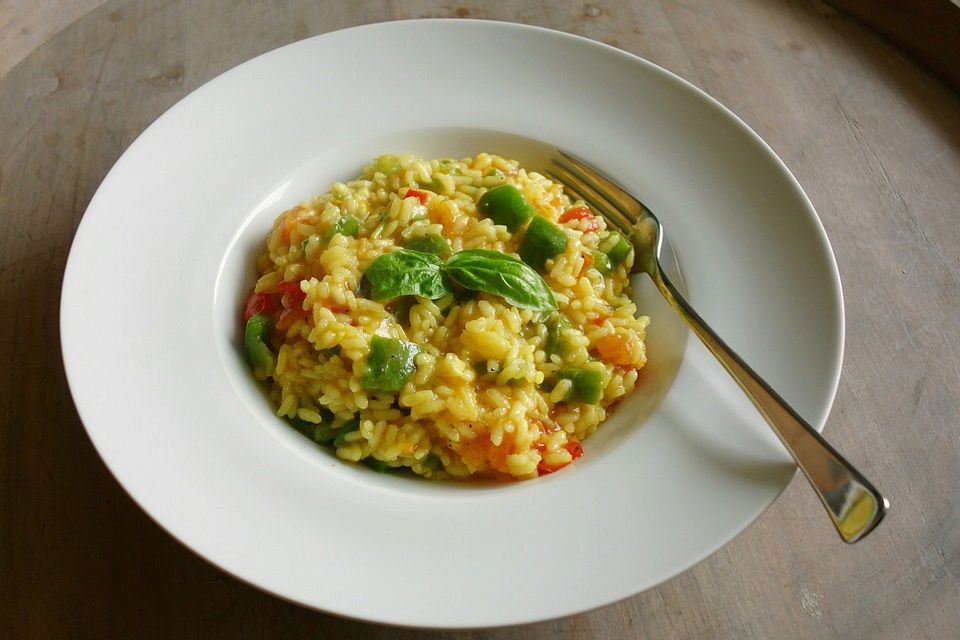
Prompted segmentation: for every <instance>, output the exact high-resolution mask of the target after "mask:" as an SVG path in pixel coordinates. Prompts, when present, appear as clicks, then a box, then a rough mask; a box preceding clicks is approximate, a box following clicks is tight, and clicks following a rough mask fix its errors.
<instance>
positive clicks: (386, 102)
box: [61, 20, 843, 627]
mask: <svg viewBox="0 0 960 640" xmlns="http://www.w3.org/2000/svg"><path fill="white" fill-rule="evenodd" d="M552 146H558V147H562V148H565V149H569V150H572V151H574V152H575V153H577V154H578V155H580V156H582V157H584V158H585V159H587V160H588V161H591V162H593V163H594V164H596V165H598V166H600V167H601V168H603V169H604V170H606V171H607V172H608V173H609V174H611V175H612V176H613V177H615V178H616V179H617V180H619V181H620V182H621V183H622V184H624V185H625V186H627V187H628V188H630V189H632V190H633V191H634V192H635V193H637V194H639V195H640V196H641V197H642V198H643V200H644V201H645V202H646V203H647V204H648V205H649V206H650V207H651V208H653V209H654V211H655V212H656V213H657V214H658V215H659V217H660V218H661V220H662V221H663V222H664V224H665V226H666V229H667V232H668V234H669V237H670V238H671V239H672V242H673V245H674V246H675V247H676V249H677V253H678V254H679V256H680V262H681V265H682V268H683V274H684V276H685V279H686V282H687V286H688V289H689V294H690V300H691V302H692V303H693V304H694V306H695V307H696V308H697V309H698V310H700V311H701V313H702V315H703V316H704V317H706V318H707V319H708V321H710V322H711V323H712V324H713V326H714V328H715V329H716V330H717V331H718V332H719V333H720V334H721V335H722V336H724V338H726V339H727V341H728V342H729V343H730V344H731V345H732V346H733V347H734V348H736V349H738V350H739V351H740V353H741V354H742V355H743V356H744V357H745V358H746V359H747V361H748V362H750V363H751V364H752V365H753V366H754V367H755V368H756V369H757V371H758V372H760V373H761V374H762V375H763V376H765V377H766V379H767V380H768V381H769V382H770V383H771V384H772V385H773V386H774V388H776V389H778V390H779V391H780V392H781V393H782V395H783V396H784V397H785V398H787V400H788V401H790V402H791V403H792V404H793V405H794V406H795V407H796V408H797V409H798V411H799V412H800V413H801V414H803V415H804V416H805V417H806V418H807V419H808V420H809V421H810V422H811V423H812V424H814V425H815V426H817V427H818V428H822V425H823V422H824V420H825V418H826V415H827V413H828V411H829V408H830V405H831V402H832V400H833V397H834V393H835V390H836V385H837V381H838V377H839V372H840V363H841V356H842V347H843V304H842V298H841V294H840V281H839V277H838V274H837V269H836V265H835V262H834V259H833V255H832V253H831V251H830V247H829V244H828V242H827V238H826V236H825V234H824V232H823V228H822V227H821V225H820V222H819V220H818V219H817V216H816V214H815V212H814V211H813V208H812V207H811V205H810V203H809V201H808V200H807V198H806V197H805V196H804V194H803V192H802V191H801V189H800V187H799V185H798V184H797V183H796V181H795V180H794V179H793V177H792V176H791V175H790V173H789V172H788V170H787V169H786V167H784V165H783V163H782V162H781V161H780V160H779V159H778V158H777V156H776V155H775V154H774V153H773V152H772V151H771V150H770V149H769V148H768V147H767V146H766V145H765V144H764V143H763V141H762V140H760V139H759V138H758V137H757V136H756V134H754V133H753V132H752V131H751V130H750V129H749V128H747V126H746V125H744V124H743V123H742V122H741V121H740V120H738V119H737V118H736V117H735V116H734V115H733V114H731V113H730V112H729V111H727V110H726V109H724V108H723V107H722V106H721V105H720V104H718V103H717V102H716V101H714V100H713V99H711V98H710V97H709V96H707V95H706V94H704V93H702V92H701V91H699V90H697V89H696V88H694V87H693V86H691V85H690V84H688V83H686V82H684V81H683V80H681V79H679V78H678V77H676V76H674V75H672V74H670V73H669V72H667V71H664V70H663V69H661V68H659V67H657V66H655V65H653V64H650V63H649V62H646V61H644V60H642V59H640V58H637V57H635V56H632V55H630V54H627V53H624V52H623V51H619V50H617V49H614V48H611V47H608V46H606V45H603V44H599V43H596V42H592V41H589V40H585V39H583V38H579V37H576V36H571V35H567V34H563V33H558V32H555V31H548V30H545V29H538V28H532V27H526V26H520V25H515V24H508V23H496V22H479V21H455V20H444V21H434V20H423V21H409V22H393V23H385V24H376V25H369V26H365V27H359V28H355V29H348V30H345V31H338V32H334V33H329V34H326V35H323V36H319V37H316V38H311V39H308V40H304V41H302V42H298V43H295V44H292V45H290V46H287V47H283V48H281V49H278V50H276V51H272V52H270V53H268V54H265V55H262V56H259V57H257V58H255V59H253V60H251V61H249V62H247V63H245V64H242V65H240V66H238V67H236V68H235V69H232V70H231V71H228V72H227V73H225V74H223V75H221V76H220V77H218V78H216V79H215V80H212V81H211V82H209V83H208V84H206V85H204V86H203V87H201V88H200V89H198V90H197V91H195V92H193V93H192V94H190V95H189V96H187V97H186V98H184V99H183V100H182V101H181V102H180V103H178V104H177V105H176V106H174V107H173V108H172V109H170V110H169V111H168V112H167V113H165V114H164V115H163V116H162V117H161V118H159V119H158V120H157V121H156V122H155V123H154V124H153V125H151V126H150V128H149V129H147V131H145V132H144V133H143V135H141V136H140V137H139V138H138V139H137V141H136V142H134V144H133V145H131V147H130V148H129V149H128V150H127V152H126V153H125V154H124V155H123V157H122V158H121V159H120V160H119V161H118V162H117V164H116V165H115V166H114V168H113V169H112V170H111V172H110V174H109V175H108V176H107V178H106V179H105V180H104V181H103V184H102V185H101V186H100V189H99V190H98V191H97V193H96V196H95V197H94V199H93V201H92V202H91V203H90V206H89V208H88V209H87V212H86V215H85V216H84V218H83V222H82V223H81V225H80V228H79V230H78V232H77V236H76V239H75V241H74V245H73V248H72V250H71V254H70V259H69V262H68V265H67V271H66V275H65V279H64V285H63V294H62V310H61V332H62V341H63V354H64V362H65V365H66V371H67V376H68V379H69V383H70V388H71V391H72V392H73V396H74V399H75V401H76V404H77V408H78V410H79V412H80V416H81V418H82V419H83V422H84V425H85V426H86V428H87V430H88V431H89V433H90V437H91V438H92V440H93V442H94V444H95V446H96V447H97V450H98V451H99V452H100V455H101V456H102V457H103V459H104V461H105V462H106V464H107V466H108V467H109V468H110V470H111V471H112V472H113V473H114V475H115V476H116V478H117V479H118V480H119V481H120V483H121V484H122V485H123V486H124V487H125V488H126V490H127V491H128V492H129V493H130V495H131V496H132V497H133V499H134V500H136V501H137V503H138V504H140V505H141V506H142V507H143V508H144V509H145V510H146V511H147V512H148V513H149V514H150V515H151V516H152V517H153V518H154V519H155V520H156V521H157V522H158V523H159V524H160V525H161V526H162V527H164V528H165V529H166V530H167V531H169V532H170V533H171V534H172V535H173V536H175V537H176V538H177V539H179V540H180V541H181V542H183V543H184V544H185V545H187V546H189V547H190V548H191V549H193V550H194V551H196V552H197V553H199V554H201V555H202V556H204V557H205V558H207V559H208V560H210V561H211V562H213V563H214V564H216V565H217V566H219V567H221V568H222V569H223V570H225V571H227V572H229V573H231V574H233V575H235V576H237V577H238V578H240V579H242V580H245V581H247V582H249V583H251V584H254V585H256V586H258V587H260V588H262V589H265V590H267V591H269V592H271V593H274V594H276V595H278V596H280V597H282V598H286V599H289V600H292V601H295V602H298V603H301V604H303V605H306V606H309V607H314V608H317V609H321V610H324V611H329V612H333V613H337V614H340V615H344V616H349V617H353V618H359V619H364V620H371V621H376V622H383V623H390V624H397V625H414V626H432V627H479V626H493V625H506V624H517V623H523V622H531V621H536V620H542V619H547V618H553V617H558V616H563V615H567V614H572V613H576V612H580V611H584V610H587V609H590V608H594V607H598V606H600V605H604V604H607V603H610V602H613V601H616V600H619V599H621V598H624V597H627V596H629V595H632V594H634V593H637V592H639V591H641V590H643V589H646V588H648V587H651V586H653V585H656V584H657V583H659V582H662V581H663V580H666V579H668V578H670V577H671V576H674V575H676V574H677V573H679V572H681V571H683V570H684V569H686V568H688V567H690V566H691V565H693V564H694V563H696V562H698V561H699V560H701V559H703V558H705V557H706V556H707V555H709V554H710V553H712V552H713V551H715V550H716V549H718V548H719V547H720V546H722V545H723V544H724V543H726V542H727V541H729V540H730V539H731V538H732V537H733V536H735V535H736V534H737V533H738V532H740V531H741V530H742V529H744V528H745V527H746V526H747V525H748V524H750V522H752V521H753V520H754V519H755V518H756V517H757V516H758V515H759V514H760V513H761V512H762V511H763V510H764V509H765V508H766V507H767V506H768V505H769V504H770V503H771V502H772V501H773V499H774V498H775V497H776V496H777V495H778V493H779V492H780V491H781V490H782V489H783V488H784V487H785V486H786V484H787V482H788V481H789V480H790V478H791V476H792V474H793V469H794V467H793V465H792V464H791V462H790V459H789V457H788V456H787V455H786V453H785V452H784V451H783V449H782V448H781V446H780V445H779V443H778V442H777V440H776V438H775V437H774V436H773V434H772V432H770V431H769V429H768V428H767V427H766V426H765V425H764V424H763V423H762V421H761V420H760V418H759V417H758V416H757V414H756V412H755V411H754V410H753V408H752V407H751V406H750V405H749V403H748V402H747V401H746V400H745V399H744V398H743V397H742V396H741V394H740V392H739V390H738V389H737V388H736V386H735V385H734V384H733V383H732V382H731V381H729V380H728V379H727V378H726V376H725V374H724V373H723V371H722V370H721V369H720V368H719V366H717V365H716V364H715V363H713V362H712V360H711V359H710V356H709V355H708V354H707V353H706V351H705V350H704V349H703V348H702V347H700V346H699V344H695V343H694V342H693V341H689V342H687V341H686V340H685V333H684V331H683V330H682V329H681V328H680V326H679V324H678V321H677V320H676V319H675V318H674V317H673V316H672V314H671V313H670V312H669V309H668V308H666V306H665V305H664V304H663V303H662V301H660V300H659V299H658V298H657V297H656V296H655V295H653V294H652V292H651V291H650V288H649V287H647V286H646V285H644V283H643V282H640V281H638V283H637V284H638V296H639V301H640V304H641V305H642V307H643V310H644V311H645V312H648V313H649V314H650V315H651V316H652V318H653V325H652V328H651V333H650V345H649V350H650V363H649V365H648V367H647V369H646V373H645V381H644V384H643V386H642V387H641V388H640V389H639V390H638V391H637V392H636V393H635V394H634V396H633V397H632V398H631V399H630V400H629V401H627V402H625V403H623V405H622V406H621V407H619V408H618V409H617V411H616V412H615V413H614V415H613V417H612V418H611V419H610V420H609V421H608V422H607V423H606V424H605V425H603V426H602V427H601V429H600V431H599V432H598V433H597V434H596V435H595V436H593V437H591V438H590V439H588V440H587V441H586V443H585V450H586V454H585V456H584V458H583V459H581V460H580V461H578V462H577V464H575V465H573V466H571V467H569V468H567V469H565V470H563V471H562V472H560V473H556V474H553V475H551V476H548V477H545V478H541V479H537V480H534V481H527V482H520V483H514V484H498V485H490V484H469V483H436V482H434V483H431V482H426V481H417V480H411V479H405V478H397V477H392V476H384V475H377V474H375V473H373V472H370V471H369V470H367V469H365V468H363V467H359V466H355V465H350V464H347V463H343V462H340V461H338V460H337V459H336V458H334V457H333V456H332V455H331V454H330V453H329V452H328V451H326V450H323V449H320V448H318V447H315V446H313V445H312V444H311V443H309V442H308V441H306V439H304V438H302V437H300V436H299V435H298V434H296V433H295V432H293V431H292V430H291V429H289V428H288V427H286V426H285V425H284V424H283V423H282V422H281V421H280V420H279V419H277V418H276V417H274V415H273V413H272V410H271V408H270V406H269V404H268V402H267V401H266V399H265V398H264V396H263V394H262V392H261V391H260V390H259V389H258V387H257V385H256V384H255V383H254V382H253V381H252V380H251V378H250V376H249V375H248V373H247V371H246V367H245V365H244V363H243V361H242V358H241V355H240V352H239V349H238V335H239V333H238V331H239V328H238V321H237V317H238V313H239V311H238V310H239V307H240V304H241V301H242V300H243V297H244V295H245V293H246V291H247V290H248V288H249V286H250V285H251V283H252V278H253V258H254V256H255V255H256V254H257V253H258V251H259V250H260V247H261V246H262V243H263V241H264V238H265V236H266V232H267V230H268V229H269V227H270V224H271V222H272V220H273V219H274V217H275V216H276V215H277V214H278V213H279V212H280V211H282V210H283V209H284V208H286V207H288V206H290V205H292V204H295V203H296V202H298V201H301V200H303V199H306V198H309V197H310V196H312V195H314V194H317V193H321V192H323V191H325V190H327V189H328V188H329V183H330V182H331V181H333V180H345V179H348V178H350V177H353V176H355V175H357V174H358V173H359V172H360V169H361V167H362V165H363V164H365V163H366V162H368V161H369V160H370V159H371V158H372V157H374V156H376V155H378V154H381V153H389V152H393V153H398V152H414V153H418V154H421V155H425V156H465V155H469V154H473V153H476V152H479V151H489V152H493V153H498V154H502V155H512V156H515V157H517V158H518V159H520V160H522V161H524V162H525V163H527V164H528V165H530V166H532V167H535V166H536V165H537V163H539V162H542V158H543V156H544V154H545V153H546V151H547V150H549V148H551V147H552ZM678 366H679V372H678V373H677V375H676V377H675V379H674V373H676V370H677V367H678ZM671 383H672V384H671Z"/></svg>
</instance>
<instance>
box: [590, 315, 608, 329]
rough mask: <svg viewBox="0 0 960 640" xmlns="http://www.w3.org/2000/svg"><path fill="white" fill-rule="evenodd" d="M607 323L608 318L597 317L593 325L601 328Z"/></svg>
mask: <svg viewBox="0 0 960 640" xmlns="http://www.w3.org/2000/svg"><path fill="white" fill-rule="evenodd" d="M606 321H607V316H597V317H596V318H594V319H593V324H595V325H597V326H598V327H599V326H602V325H603V323H604V322H606Z"/></svg>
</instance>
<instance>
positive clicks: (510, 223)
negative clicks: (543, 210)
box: [477, 184, 535, 233]
mask: <svg viewBox="0 0 960 640" xmlns="http://www.w3.org/2000/svg"><path fill="white" fill-rule="evenodd" d="M477 209H478V210H479V211H480V213H481V214H483V215H484V216H486V217H488V218H490V219H491V220H493V223H494V224H502V225H503V226H505V227H506V228H507V231H509V232H511V233H513V232H514V231H516V230H517V229H519V228H520V227H522V226H523V224H524V223H525V222H526V221H527V220H529V219H530V217H531V216H532V215H533V214H534V213H535V209H534V208H533V207H532V206H530V203H529V202H527V200H526V199H525V198H524V197H523V194H522V193H520V190H519V189H517V188H516V187H515V186H513V185H512V184H502V185H500V186H499V187H494V188H493V189H490V190H489V191H487V192H486V193H484V194H483V195H482V196H480V200H479V201H478V202H477Z"/></svg>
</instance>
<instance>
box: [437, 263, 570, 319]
mask: <svg viewBox="0 0 960 640" xmlns="http://www.w3.org/2000/svg"><path fill="white" fill-rule="evenodd" d="M443 270H444V272H446V274H447V275H449V276H450V277H451V278H452V279H453V280H454V281H456V282H457V284H459V285H460V286H461V287H463V288H464V289H470V290H472V291H483V292H484V293H489V294H492V295H495V296H500V297H501V298H503V299H504V300H506V301H507V302H508V303H509V304H512V305H513V306H515V307H521V308H524V309H532V310H534V311H550V310H553V309H556V308H557V301H556V300H555V299H554V297H553V292H552V291H550V287H548V286H547V283H546V282H544V281H543V278H541V277H540V274H538V273H537V272H536V271H534V270H533V269H531V268H530V267H529V266H528V265H526V264H524V263H523V262H520V261H519V260H517V259H516V258H514V257H512V256H508V255H507V254H505V253H500V252H499V251H490V250H488V249H468V250H466V251H461V252H459V253H456V254H454V256H453V257H452V258H450V260H449V261H447V264H445V265H444V267H443Z"/></svg>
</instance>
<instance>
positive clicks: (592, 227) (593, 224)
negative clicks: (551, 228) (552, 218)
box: [560, 207, 600, 232]
mask: <svg viewBox="0 0 960 640" xmlns="http://www.w3.org/2000/svg"><path fill="white" fill-rule="evenodd" d="M571 220H585V221H586V225H584V227H583V230H584V231H586V232H590V231H599V230H600V222H599V221H598V220H597V217H596V216H595V215H593V214H592V213H590V209H588V208H586V207H574V208H573V209H570V210H569V211H566V212H564V214H563V215H561V216H560V223H561V224H563V223H564V222H570V221H571Z"/></svg>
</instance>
